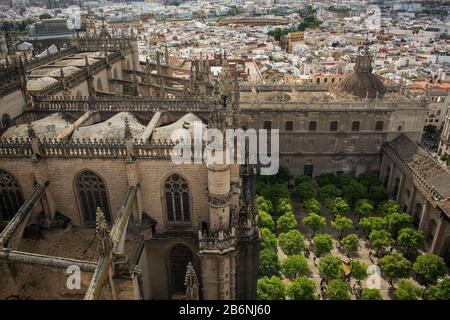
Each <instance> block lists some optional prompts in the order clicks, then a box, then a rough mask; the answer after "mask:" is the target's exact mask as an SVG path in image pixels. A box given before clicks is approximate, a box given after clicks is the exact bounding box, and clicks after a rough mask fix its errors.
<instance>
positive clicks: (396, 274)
mask: <svg viewBox="0 0 450 320" xmlns="http://www.w3.org/2000/svg"><path fill="white" fill-rule="evenodd" d="M379 263H380V267H381V272H382V273H383V275H384V276H386V277H387V278H389V283H390V284H391V285H392V283H393V281H394V280H395V279H400V278H408V277H409V275H410V273H411V262H409V261H408V260H407V259H406V258H405V257H403V255H402V254H401V253H391V254H387V255H385V256H384V257H383V258H381V259H380V260H379Z"/></svg>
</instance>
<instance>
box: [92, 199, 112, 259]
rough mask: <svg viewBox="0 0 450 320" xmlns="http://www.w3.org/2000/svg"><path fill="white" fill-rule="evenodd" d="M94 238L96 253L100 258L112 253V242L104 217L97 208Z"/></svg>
mask: <svg viewBox="0 0 450 320" xmlns="http://www.w3.org/2000/svg"><path fill="white" fill-rule="evenodd" d="M95 236H96V238H97V252H98V254H99V255H100V256H108V255H109V254H110V253H111V251H112V245H113V244H112V240H111V236H110V234H109V230H108V224H107V223H106V219H105V215H104V214H103V212H102V210H101V209H100V208H98V207H97V217H96V229H95Z"/></svg>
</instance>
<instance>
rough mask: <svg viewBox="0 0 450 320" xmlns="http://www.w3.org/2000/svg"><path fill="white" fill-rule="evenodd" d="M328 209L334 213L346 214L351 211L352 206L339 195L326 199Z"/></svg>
mask: <svg viewBox="0 0 450 320" xmlns="http://www.w3.org/2000/svg"><path fill="white" fill-rule="evenodd" d="M326 204H327V208H328V210H330V211H331V213H333V214H334V215H345V214H347V213H349V211H350V207H349V205H348V203H347V201H345V200H344V199H342V198H340V197H337V198H334V199H330V200H329V201H326Z"/></svg>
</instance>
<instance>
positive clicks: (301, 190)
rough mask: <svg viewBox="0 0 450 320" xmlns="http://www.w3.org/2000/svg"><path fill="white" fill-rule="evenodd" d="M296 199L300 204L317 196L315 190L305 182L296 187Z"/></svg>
mask: <svg viewBox="0 0 450 320" xmlns="http://www.w3.org/2000/svg"><path fill="white" fill-rule="evenodd" d="M297 193H298V199H299V200H300V202H303V203H304V202H305V201H307V200H309V199H314V198H315V197H316V196H317V192H316V190H314V187H313V186H312V185H311V184H310V183H307V182H303V183H300V184H299V185H298V186H297Z"/></svg>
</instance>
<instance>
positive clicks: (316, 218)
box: [302, 212, 326, 237]
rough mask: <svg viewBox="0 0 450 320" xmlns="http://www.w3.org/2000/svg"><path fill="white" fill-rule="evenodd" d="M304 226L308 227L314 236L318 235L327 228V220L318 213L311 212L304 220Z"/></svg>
mask: <svg viewBox="0 0 450 320" xmlns="http://www.w3.org/2000/svg"><path fill="white" fill-rule="evenodd" d="M302 221H303V224H304V225H305V226H307V227H308V228H309V229H310V230H311V231H312V236H313V237H314V235H315V234H316V232H317V231H319V230H320V229H322V228H323V227H325V224H326V219H325V218H324V217H322V216H320V215H318V214H317V213H314V212H311V213H310V214H308V216H306V217H305V218H303V220H302Z"/></svg>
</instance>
